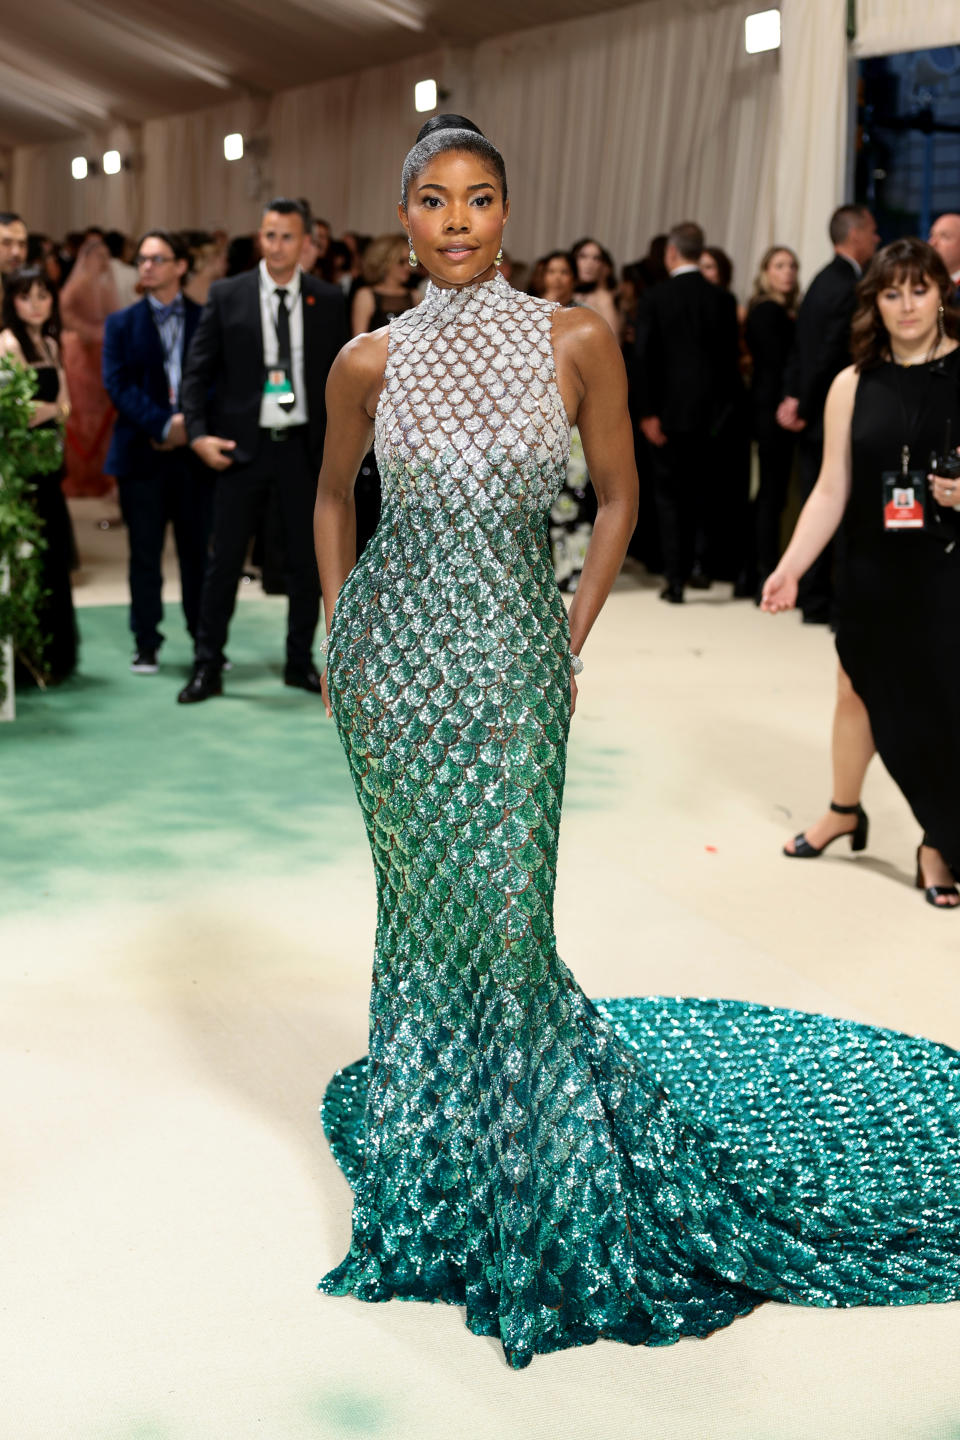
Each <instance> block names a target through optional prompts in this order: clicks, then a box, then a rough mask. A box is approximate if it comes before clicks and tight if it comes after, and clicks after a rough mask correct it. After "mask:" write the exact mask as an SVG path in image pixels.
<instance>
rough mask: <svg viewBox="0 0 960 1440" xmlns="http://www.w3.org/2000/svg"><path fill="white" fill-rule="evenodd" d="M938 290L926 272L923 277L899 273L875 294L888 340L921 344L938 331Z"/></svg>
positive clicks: (922, 345) (928, 342)
mask: <svg viewBox="0 0 960 1440" xmlns="http://www.w3.org/2000/svg"><path fill="white" fill-rule="evenodd" d="M940 303H941V301H940V291H939V289H938V287H937V286H936V285H934V283H933V281H932V280H931V279H930V277H929V276H928V275H925V276H924V277H923V279H922V280H920V281H919V282H918V281H914V280H910V279H909V277H907V276H906V275H904V276H900V277H898V278H897V279H896V280H895V281H894V283H893V284H892V285H887V286H885V287H884V288H883V289H882V290H881V291H880V292H879V294H878V295H877V309H878V310H879V311H880V319H881V320H882V321H883V323H884V326H885V327H886V331H887V334H888V335H889V336H890V339H891V342H893V343H894V344H896V343H897V342H898V341H899V343H900V344H901V345H902V346H914V345H915V346H917V347H919V348H921V349H922V348H924V347H927V348H929V346H930V345H931V344H932V343H933V341H934V338H935V336H936V334H937V316H938V312H939V310H940Z"/></svg>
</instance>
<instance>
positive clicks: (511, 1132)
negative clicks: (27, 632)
mask: <svg viewBox="0 0 960 1440" xmlns="http://www.w3.org/2000/svg"><path fill="white" fill-rule="evenodd" d="M552 311H553V306H551V305H550V304H548V303H547V302H545V301H541V300H535V299H531V298H530V297H528V296H525V295H521V294H518V293H517V292H516V291H514V290H512V289H511V288H510V286H509V285H508V284H507V283H506V282H505V281H504V280H503V279H502V278H501V277H499V276H497V277H495V278H494V279H492V280H489V281H487V282H484V283H483V284H479V285H476V286H474V287H472V288H468V289H465V290H461V291H450V290H448V291H440V290H436V289H434V288H433V287H430V288H428V291H427V295H426V298H425V300H424V302H423V303H422V304H421V305H420V306H419V307H418V308H417V309H416V310H411V311H410V312H408V313H407V314H405V315H403V316H400V317H399V318H398V319H396V320H394V321H393V322H392V324H391V326H390V341H389V356H388V360H387V367H386V374H385V380H384V387H383V392H382V395H381V399H380V404H379V409H378V413H377V423H376V451H377V463H378V466H379V469H380V474H381V476H382V480H383V514H382V518H381V521H380V525H379V528H378V529H377V531H376V534H375V535H374V537H373V539H372V540H371V542H370V544H369V545H368V546H367V548H366V550H365V551H364V554H363V556H362V558H361V560H360V561H359V563H358V564H357V566H356V567H355V568H354V570H353V571H352V572H351V574H350V576H349V578H348V580H347V582H346V584H345V585H344V587H343V590H342V592H341V594H340V597H339V600H338V603H337V607H336V614H335V617H334V621H333V628H332V634H331V640H330V651H329V678H330V691H331V698H332V702H333V706H334V714H335V718H336V724H337V727H338V731H339V734H340V738H341V740H342V743H343V745H344V748H345V750H346V753H347V756H348V758H349V762H350V767H351V771H352V774H353V779H354V782H355V785H356V790H357V795H358V797H359V800H360V804H361V806H362V808H363V813H364V817H365V820H366V825H367V830H368V833H369V839H370V844H371V848H372V851H373V861H374V867H375V870H376V879H377V895H378V923H377V936H376V949H375V955H374V962H373V993H372V1000H371V1007H370V1053H369V1056H368V1057H367V1058H365V1059H363V1060H359V1061H357V1062H356V1063H355V1064H353V1065H350V1066H348V1067H347V1068H346V1069H344V1070H342V1071H340V1072H339V1073H338V1074H337V1075H336V1076H335V1077H334V1079H333V1081H332V1082H331V1084H330V1087H329V1089H328V1092H327V1096H326V1100H325V1103H324V1123H325V1128H326V1131H327V1134H328V1136H329V1139H330V1143H331V1145H332V1147H333V1151H334V1153H335V1155H336V1157H337V1160H338V1161H339V1163H340V1165H341V1166H342V1168H343V1170H344V1172H345V1174H346V1176H347V1178H348V1180H349V1182H350V1184H351V1186H352V1187H353V1190H354V1192H355V1200H354V1210H353V1238H352V1241H351V1245H350V1251H349V1254H348V1255H347V1257H346V1258H345V1259H344V1261H343V1262H342V1264H340V1265H339V1266H338V1267H337V1268H336V1269H335V1270H333V1271H331V1272H330V1273H329V1274H328V1275H327V1276H326V1277H325V1278H324V1279H323V1280H322V1281H321V1283H320V1288H321V1289H322V1290H324V1291H326V1292H327V1293H328V1294H334V1295H345V1294H351V1295H354V1296H357V1297H359V1298H360V1299H362V1300H389V1299H392V1298H400V1299H408V1300H443V1301H447V1302H450V1303H452V1304H455V1305H462V1306H465V1308H466V1320H467V1324H468V1326H469V1327H470V1329H471V1330H473V1331H474V1332H476V1333H477V1334H479V1335H493V1336H497V1337H498V1338H499V1339H500V1340H501V1341H502V1344H503V1348H504V1351H505V1353H506V1356H507V1359H508V1361H509V1363H510V1364H511V1365H512V1366H514V1367H517V1368H519V1367H521V1366H523V1365H526V1364H528V1363H529V1361H530V1359H531V1357H532V1356H533V1355H535V1354H539V1353H543V1352H546V1351H552V1350H559V1349H562V1348H564V1347H566V1346H571V1345H583V1344H588V1343H590V1342H591V1341H594V1340H597V1339H600V1338H606V1339H611V1340H622V1341H626V1342H628V1343H630V1344H648V1345H665V1344H669V1343H671V1342H673V1341H675V1340H678V1339H680V1338H681V1337H682V1336H685V1335H700V1336H703V1335H707V1334H709V1333H710V1331H712V1330H714V1329H716V1328H717V1327H718V1326H721V1325H726V1324H728V1323H729V1322H730V1321H731V1320H733V1319H734V1318H735V1317H736V1316H738V1315H743V1314H745V1313H746V1312H747V1311H749V1310H751V1309H752V1308H753V1307H754V1306H756V1305H757V1304H758V1303H760V1302H761V1301H762V1300H764V1299H777V1300H783V1301H791V1302H796V1303H800V1304H806V1305H821V1306H838V1305H862V1304H912V1303H917V1302H920V1301H931V1300H951V1299H956V1298H958V1296H960V1134H958V1128H960V1124H958V1122H960V1056H958V1055H957V1054H956V1053H955V1052H953V1051H951V1050H949V1049H946V1048H945V1047H941V1046H938V1045H935V1044H932V1043H930V1042H927V1041H924V1040H917V1039H911V1038H909V1037H907V1036H904V1035H899V1034H896V1033H893V1032H890V1031H885V1030H878V1029H873V1028H871V1027H868V1026H863V1025H857V1024H853V1023H852V1022H849V1021H842V1020H831V1019H827V1018H825V1017H822V1016H813V1015H804V1014H799V1013H797V1012H794V1011H784V1010H772V1009H767V1008H765V1007H762V1006H756V1005H748V1004H743V1003H741V1002H739V1001H724V1000H675V999H643V1000H637V999H619V1000H602V1001H591V1000H589V999H587V997H586V996H585V995H584V994H583V993H582V992H581V990H580V989H579V988H578V986H577V984H576V982H575V981H574V979H573V977H572V975H571V974H570V972H569V971H568V970H567V969H566V967H565V966H564V965H563V963H562V962H561V961H560V959H559V958H558V956H557V952H556V948H555V941H554V930H553V893H554V882H555V875H556V860H557V830H558V826H559V821H560V804H561V796H562V792H563V780H564V763H565V757H566V745H567V731H568V724H569V704H570V688H569V668H568V660H567V654H568V630H567V621H566V614H565V611H564V607H563V604H562V602H561V599H560V596H559V594H558V591H557V586H556V583H555V580H554V577H553V573H552V569H551V564H550V556H549V551H548V546H547V531H546V516H547V514H548V512H549V510H550V506H551V503H552V501H553V499H554V497H555V495H556V493H557V490H558V488H559V487H560V485H561V484H562V483H563V478H564V472H565V466H566V460H567V446H568V426H567V421H566V416H565V414H564V409H563V405H562V402H561V399H560V395H559V391H558V389H557V384H556V379H555V374H554V362H553V352H552V348H551V323H552Z"/></svg>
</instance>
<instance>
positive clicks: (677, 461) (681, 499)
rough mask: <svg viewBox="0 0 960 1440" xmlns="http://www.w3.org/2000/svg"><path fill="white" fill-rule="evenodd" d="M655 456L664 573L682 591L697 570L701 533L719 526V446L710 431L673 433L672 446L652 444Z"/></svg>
mask: <svg viewBox="0 0 960 1440" xmlns="http://www.w3.org/2000/svg"><path fill="white" fill-rule="evenodd" d="M650 458H651V462H652V465H653V492H654V499H655V501H656V506H657V519H658V520H659V522H660V549H661V553H662V555H663V574H664V577H665V579H666V581H667V583H668V584H669V585H679V586H681V587H682V586H684V585H685V584H686V583H687V581H688V580H689V578H690V571H691V570H692V568H693V557H694V545H695V541H696V537H697V532H698V530H705V531H706V533H711V531H712V528H713V527H712V520H713V506H712V504H711V502H710V492H709V487H710V483H711V480H712V479H713V478H714V477H713V474H712V470H713V445H712V442H711V439H710V436H709V433H708V432H707V431H706V430H703V431H691V432H690V433H688V434H684V435H671V436H670V438H669V439H668V441H667V443H666V445H659V446H657V445H651V446H650Z"/></svg>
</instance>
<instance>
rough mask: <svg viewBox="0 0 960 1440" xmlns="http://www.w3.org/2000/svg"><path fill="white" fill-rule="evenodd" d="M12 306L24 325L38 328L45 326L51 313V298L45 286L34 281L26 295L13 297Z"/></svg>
mask: <svg viewBox="0 0 960 1440" xmlns="http://www.w3.org/2000/svg"><path fill="white" fill-rule="evenodd" d="M13 306H14V309H15V310H16V312H17V317H18V319H20V320H21V321H22V322H23V324H24V325H32V326H35V327H36V328H38V329H39V328H40V327H42V326H44V325H46V323H47V321H48V320H49V319H50V315H51V313H52V311H53V296H52V295H51V294H50V291H49V290H48V289H47V287H46V286H45V285H41V284H40V281H39V280H34V282H33V284H32V285H31V286H30V289H29V290H28V291H27V293H26V295H15V296H14V298H13Z"/></svg>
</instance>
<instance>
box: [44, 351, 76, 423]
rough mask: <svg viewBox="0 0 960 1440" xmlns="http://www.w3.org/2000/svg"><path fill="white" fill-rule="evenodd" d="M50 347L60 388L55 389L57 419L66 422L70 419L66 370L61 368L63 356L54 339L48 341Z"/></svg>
mask: <svg viewBox="0 0 960 1440" xmlns="http://www.w3.org/2000/svg"><path fill="white" fill-rule="evenodd" d="M49 345H50V349H51V351H52V352H53V359H54V363H55V365H56V367H57V375H58V376H59V379H60V388H59V390H58V391H57V410H58V414H57V419H58V420H63V421H64V422H66V421H67V420H69V419H70V410H71V405H70V387H69V385H68V384H67V372H66V370H65V369H64V368H63V356H62V355H61V354H60V346H59V345H58V344H57V342H56V340H52V339H51V340H50V341H49Z"/></svg>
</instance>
